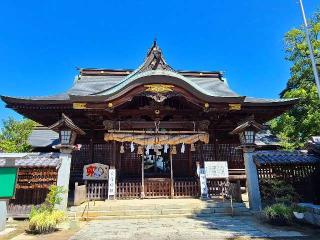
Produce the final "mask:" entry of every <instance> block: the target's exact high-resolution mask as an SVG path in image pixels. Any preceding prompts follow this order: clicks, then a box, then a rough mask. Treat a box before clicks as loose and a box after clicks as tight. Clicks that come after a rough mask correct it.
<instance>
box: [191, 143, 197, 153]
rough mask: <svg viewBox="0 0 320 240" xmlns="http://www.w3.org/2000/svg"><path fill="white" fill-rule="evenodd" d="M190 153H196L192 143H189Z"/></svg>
mask: <svg viewBox="0 0 320 240" xmlns="http://www.w3.org/2000/svg"><path fill="white" fill-rule="evenodd" d="M190 151H191V152H195V151H196V146H195V145H194V143H191V145H190Z"/></svg>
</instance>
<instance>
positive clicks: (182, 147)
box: [181, 143, 186, 153]
mask: <svg viewBox="0 0 320 240" xmlns="http://www.w3.org/2000/svg"><path fill="white" fill-rule="evenodd" d="M185 150H186V146H185V145H184V143H182V145H181V153H184V151H185Z"/></svg>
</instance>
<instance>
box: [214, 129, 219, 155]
mask: <svg viewBox="0 0 320 240" xmlns="http://www.w3.org/2000/svg"><path fill="white" fill-rule="evenodd" d="M212 133H213V144H214V146H213V148H214V158H215V161H219V155H218V152H219V145H218V139H217V132H216V131H213V132H212Z"/></svg>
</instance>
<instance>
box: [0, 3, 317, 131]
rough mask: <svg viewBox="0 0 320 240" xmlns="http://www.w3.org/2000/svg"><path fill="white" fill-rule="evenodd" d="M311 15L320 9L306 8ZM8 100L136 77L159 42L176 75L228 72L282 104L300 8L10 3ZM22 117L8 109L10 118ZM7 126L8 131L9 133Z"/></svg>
mask: <svg viewBox="0 0 320 240" xmlns="http://www.w3.org/2000/svg"><path fill="white" fill-rule="evenodd" d="M304 4H305V10H306V13H307V16H309V17H310V16H311V14H312V13H313V12H315V10H316V9H319V8H320V1H315V0H304ZM1 10H2V11H1V14H0V72H1V77H0V81H1V87H0V94H1V95H9V96H39V95H51V94H56V93H59V92H62V91H65V90H67V89H68V88H70V86H71V85H72V82H73V80H74V77H75V75H76V74H77V70H76V67H97V68H99V67H101V68H103V67H104V68H136V67H137V66H138V65H139V64H141V62H142V61H143V58H144V57H145V54H146V51H147V49H148V48H149V47H150V45H151V44H152V41H153V39H154V37H156V38H157V40H158V43H159V45H160V47H161V48H162V50H163V53H164V55H165V57H166V59H167V62H168V63H169V64H170V65H171V66H173V67H174V68H175V69H182V70H219V71H224V72H225V76H226V77H227V79H228V82H229V85H230V87H231V88H232V89H233V90H235V91H236V92H238V93H239V94H241V95H246V96H254V97H266V98H278V94H279V92H280V91H281V90H282V89H283V88H284V86H285V84H286V81H287V79H288V77H289V68H290V63H288V62H286V61H285V60H284V45H283V36H284V33H285V32H286V31H288V30H290V29H291V28H293V27H294V26H298V25H300V24H301V23H302V19H301V15H300V9H299V5H298V1H297V0H281V1H279V0H268V1H261V0H243V1H218V0H208V1H201V0H198V1H174V0H171V1H138V0H136V1H125V0H122V1H94V0H91V1H81V0H77V1H58V0H56V1H54V0H47V1H43V0H42V1H22V0H21V1H14V0H11V1H9V0H3V1H1ZM8 116H12V117H15V118H20V117H19V115H18V114H16V113H15V112H13V111H12V110H9V109H6V108H5V106H4V103H3V102H1V103H0V119H4V118H7V117H8ZM0 125H1V124H0Z"/></svg>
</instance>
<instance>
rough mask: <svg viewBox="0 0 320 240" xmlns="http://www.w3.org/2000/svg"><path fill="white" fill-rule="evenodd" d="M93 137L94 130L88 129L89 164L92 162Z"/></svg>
mask: <svg viewBox="0 0 320 240" xmlns="http://www.w3.org/2000/svg"><path fill="white" fill-rule="evenodd" d="M93 135H94V130H93V128H92V127H91V129H90V143H89V151H90V162H91V163H93V162H94V149H93Z"/></svg>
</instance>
